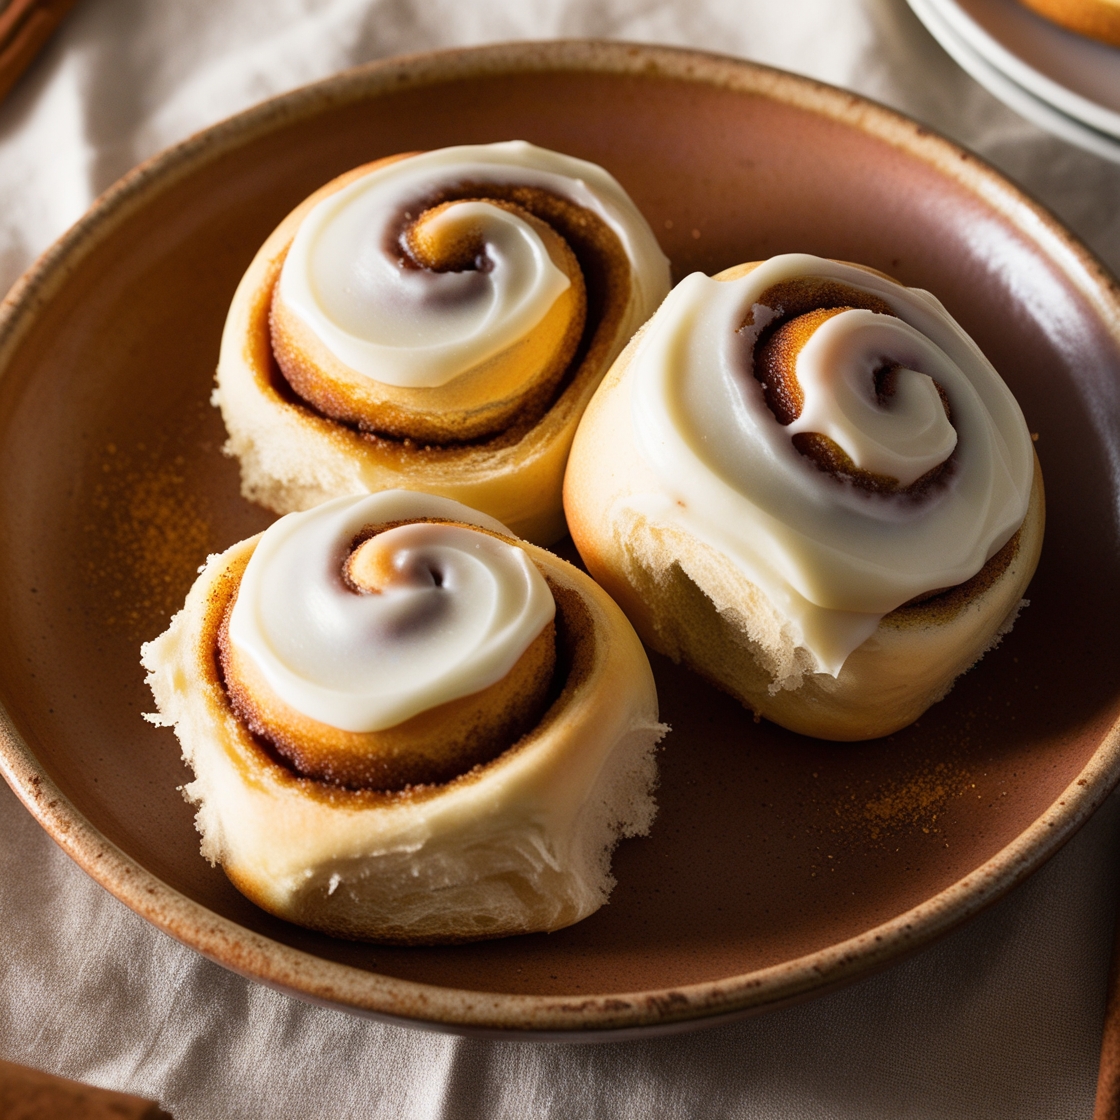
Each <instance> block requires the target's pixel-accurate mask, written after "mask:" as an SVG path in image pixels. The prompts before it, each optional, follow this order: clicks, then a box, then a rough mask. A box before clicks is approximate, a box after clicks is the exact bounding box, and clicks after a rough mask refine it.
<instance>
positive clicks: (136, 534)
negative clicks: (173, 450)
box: [85, 444, 215, 638]
mask: <svg viewBox="0 0 1120 1120" xmlns="http://www.w3.org/2000/svg"><path fill="white" fill-rule="evenodd" d="M92 506H93V509H92V510H91V513H92V514H93V516H92V517H91V518H90V521H89V522H88V523H87V524H86V525H85V532H86V554H87V559H86V564H87V577H88V579H89V581H90V584H91V585H92V587H93V588H94V590H95V591H96V592H99V593H100V595H101V596H104V600H103V601H104V607H105V613H104V616H103V617H101V618H99V619H98V620H97V621H98V623H99V624H101V625H104V626H106V627H108V628H110V629H114V630H125V631H127V632H129V633H130V634H132V635H134V636H136V637H139V638H151V637H154V635H155V634H156V633H158V632H159V631H160V630H161V629H163V627H164V626H166V624H167V621H168V620H169V619H170V617H171V615H172V614H174V613H175V612H176V611H177V610H179V608H180V607H182V605H183V599H184V598H185V597H186V593H187V591H188V589H189V588H190V586H191V584H192V583H193V582H194V579H195V576H196V575H197V574H198V568H199V566H200V565H201V564H202V563H204V562H205V560H206V557H207V554H208V553H209V552H212V551H215V547H214V545H213V542H212V541H211V530H210V521H209V518H208V517H207V514H206V510H205V507H204V505H203V503H202V501H201V500H200V499H199V497H198V496H197V494H196V493H194V492H193V491H192V490H191V488H190V487H189V486H188V480H187V473H186V461H185V459H184V458H183V457H182V456H181V455H180V456H176V457H175V458H173V459H170V460H168V459H165V458H164V457H163V456H161V454H160V449H159V448H149V447H146V446H145V445H144V444H138V445H137V446H136V448H135V449H134V450H133V451H125V450H122V449H120V448H118V447H117V446H116V445H114V444H108V445H106V447H105V449H104V454H103V457H102V461H101V464H100V480H99V481H98V482H97V483H96V484H95V485H94V487H93V494H92Z"/></svg>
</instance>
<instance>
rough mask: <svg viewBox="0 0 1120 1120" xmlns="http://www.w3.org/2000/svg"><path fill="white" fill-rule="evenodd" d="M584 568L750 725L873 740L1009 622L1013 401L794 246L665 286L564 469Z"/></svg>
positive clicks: (1034, 524)
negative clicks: (749, 717)
mask: <svg viewBox="0 0 1120 1120" xmlns="http://www.w3.org/2000/svg"><path fill="white" fill-rule="evenodd" d="M565 508H566V511H567V515H568V521H569V524H570V526H571V531H572V536H573V538H574V540H575V542H576V545H577V547H578V548H579V551H580V554H581V556H582V557H583V559H584V561H585V562H586V564H587V567H588V570H589V571H590V572H591V574H592V575H593V576H594V577H595V578H596V579H597V580H598V581H599V583H600V584H602V586H603V587H605V588H606V589H607V590H608V591H609V592H610V593H611V595H612V596H613V597H614V598H615V599H616V601H617V602H618V603H619V604H620V605H621V606H622V608H623V609H624V610H625V611H626V613H627V615H628V617H629V618H630V620H631V621H632V622H633V623H634V625H635V627H636V629H637V630H638V633H639V634H641V636H642V638H643V639H644V640H645V641H646V643H647V644H648V645H650V646H651V647H652V648H654V649H656V650H658V651H660V652H662V653H665V654H668V655H669V656H670V657H672V658H674V659H675V660H679V661H683V662H684V663H686V664H687V665H689V666H690V667H692V668H693V669H695V670H697V671H698V672H700V673H701V674H703V675H704V676H706V677H708V678H709V679H710V680H712V681H713V682H714V683H716V684H717V685H719V686H720V687H722V688H724V689H725V690H727V691H728V692H730V693H732V694H733V695H735V696H737V697H738V698H739V699H740V700H741V701H742V702H743V703H744V704H745V705H747V706H748V707H749V708H751V709H752V710H753V711H754V712H755V713H756V714H758V715H762V716H765V717H767V718H768V719H771V720H773V721H774V722H776V723H779V724H781V725H782V726H784V727H787V728H790V729H792V730H795V731H799V732H803V733H805V734H808V735H814V736H818V737H821V738H826V739H867V738H874V737H877V736H880V735H887V734H889V733H891V732H892V731H895V730H898V729H899V728H901V727H904V726H906V725H907V724H909V723H911V722H912V721H913V720H915V719H916V718H917V717H918V716H920V715H921V714H922V712H924V711H925V710H926V709H927V708H928V707H929V706H930V705H931V704H933V703H934V702H935V701H937V700H939V699H941V698H942V697H943V696H944V695H945V694H946V693H947V692H948V690H949V689H950V687H951V686H952V683H953V681H954V680H955V679H956V678H957V677H958V676H959V675H960V674H961V673H963V672H964V671H965V670H966V669H968V668H969V667H970V666H971V665H972V664H973V663H974V662H976V661H977V660H978V659H979V658H980V657H981V656H982V655H983V654H984V652H985V651H986V650H988V649H989V648H990V647H991V646H992V645H994V644H995V643H996V642H997V641H998V640H999V638H1000V637H1001V635H1002V634H1004V633H1005V632H1006V631H1007V630H1008V629H1010V627H1011V625H1012V623H1013V622H1014V619H1015V616H1016V614H1017V613H1018V611H1019V609H1020V606H1021V604H1022V596H1023V592H1024V590H1025V589H1026V586H1027V583H1028V582H1029V581H1030V578H1031V575H1032V574H1033V572H1034V569H1035V566H1036V564H1037V562H1038V556H1039V551H1040V549H1041V545H1042V532H1043V522H1044V503H1043V489H1042V475H1041V472H1040V469H1039V465H1038V460H1037V458H1036V456H1035V454H1034V449H1033V445H1032V441H1031V436H1030V433H1029V432H1028V430H1027V426H1026V423H1025V421H1024V419H1023V415H1022V412H1021V411H1020V409H1019V406H1018V404H1017V403H1016V401H1015V399H1014V397H1013V396H1012V394H1011V392H1010V390H1009V389H1008V388H1007V386H1006V384H1005V383H1004V382H1003V380H1002V379H1001V378H1000V377H999V375H998V374H997V373H996V371H995V369H993V368H992V366H991V364H990V363H989V362H988V361H987V359H985V357H984V355H983V354H982V353H981V352H980V350H979V348H978V347H977V346H976V344H975V343H974V342H973V341H972V340H971V339H970V338H969V337H968V335H967V334H966V333H965V332H964V331H963V330H962V329H961V327H960V326H959V325H958V324H957V323H956V322H955V321H954V320H953V319H952V318H951V317H950V315H949V314H948V312H947V311H946V310H945V308H944V307H943V306H942V305H941V303H940V302H938V300H937V299H935V298H934V297H933V296H931V295H930V294H929V293H928V292H924V291H921V290H919V289H915V288H906V287H904V286H903V285H901V284H898V283H897V282H895V281H894V280H892V279H890V278H889V277H886V276H884V275H883V274H881V273H879V272H876V271H874V270H872V269H868V268H863V267H860V266H857V265H852V264H844V263H840V262H835V261H828V260H822V259H820V258H817V257H811V256H806V255H800V254H798V255H787V256H781V257H775V258H773V259H771V260H769V261H766V262H763V263H754V264H747V265H742V266H739V267H737V268H733V269H730V270H728V271H726V272H723V273H721V274H720V275H719V276H717V277H715V278H710V277H707V276H704V275H702V274H700V273H696V274H694V275H692V276H689V277H687V278H686V279H685V280H684V281H682V282H681V284H679V285H678V286H677V288H676V289H675V290H674V291H673V292H672V294H671V295H670V296H669V298H668V299H667V300H666V301H665V303H664V304H663V305H662V306H661V308H660V309H659V310H658V312H657V313H656V315H655V316H654V317H653V318H652V319H651V320H650V322H649V323H648V324H647V325H646V327H645V328H644V329H643V330H642V331H641V332H640V333H639V334H638V336H637V337H636V338H635V339H634V340H633V341H632V342H631V344H630V345H629V346H628V347H627V349H626V350H625V351H624V352H623V354H622V355H621V356H620V358H619V359H618V361H617V362H616V363H615V365H614V367H613V368H612V370H611V372H610V373H609V374H608V375H607V377H606V379H605V380H604V382H603V384H602V386H601V387H600V389H599V391H598V392H597V394H596V396H595V398H594V399H593V400H592V402H591V405H590V406H589V408H588V410H587V412H586V414H585V416H584V419H583V422H582V423H581V425H580V429H579V432H578V433H577V436H576V440H575V444H574V446H573V449H572V455H571V458H570V461H569V466H568V473H567V478H566V480H565Z"/></svg>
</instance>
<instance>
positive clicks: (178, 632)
mask: <svg viewBox="0 0 1120 1120" xmlns="http://www.w3.org/2000/svg"><path fill="white" fill-rule="evenodd" d="M142 660H143V664H144V666H145V667H146V668H147V670H148V683H149V685H150V686H151V689H152V693H153V695H154V697H155V700H156V705H157V707H158V713H156V714H155V715H152V716H149V717H148V718H149V719H150V720H152V722H154V723H157V724H161V725H165V726H173V727H174V728H175V731H176V734H177V735H178V737H179V740H180V743H181V745H182V748H183V754H184V757H185V759H186V761H187V762H188V763H189V764H190V765H191V767H192V768H193V770H194V773H195V780H194V781H193V782H191V783H190V784H189V785H188V786H186V787H185V794H186V796H187V798H188V799H189V800H190V801H192V802H194V803H196V804H197V805H198V807H199V808H198V816H197V826H198V829H199V831H200V832H201V834H202V853H203V855H204V856H206V857H207V858H208V859H210V860H211V861H212V862H216V863H220V864H221V865H222V867H223V868H224V870H225V872H226V874H227V875H228V876H229V878H230V880H231V881H232V882H233V884H234V885H235V886H236V887H237V888H238V889H239V890H240V891H241V892H242V893H243V894H245V895H246V896H247V897H248V898H250V899H251V900H252V901H253V902H255V903H257V904H258V905H259V906H261V907H263V908H264V909H265V910H268V911H270V912H271V913H273V914H276V915H278V916H280V917H282V918H286V919H288V920H290V921H293V922H296V923H298V924H300V925H304V926H309V927H312V928H315V929H319V930H323V931H325V932H328V933H332V934H335V935H338V936H342V937H350V938H359V939H368V940H383V941H392V942H398V943H428V942H443V941H462V940H473V939H477V938H487V937H500V936H505V935H508V934H515V933H525V932H531V931H540V930H553V929H558V928H560V927H562V926H566V925H569V924H571V923H572V922H576V921H579V920H580V919H581V918H584V917H586V916H587V915H588V914H590V913H591V912H592V911H594V910H596V909H597V908H598V907H599V906H601V905H602V904H603V903H604V902H605V901H606V899H607V896H608V894H609V893H610V891H611V888H612V887H613V885H614V880H613V878H612V877H611V874H610V853H611V851H612V849H613V847H614V845H615V844H616V842H617V841H618V839H619V838H620V837H623V836H633V835H640V834H645V833H646V832H648V829H649V826H650V823H651V821H652V819H653V816H654V812H655V806H654V802H653V799H652V788H653V785H654V781H655V777H656V770H655V764H654V759H653V750H654V746H655V744H656V743H657V741H658V740H659V739H660V738H661V736H662V734H663V733H664V731H665V728H664V727H663V726H662V725H661V724H659V723H658V722H657V695H656V691H655V689H654V684H653V678H652V674H651V672H650V668H649V663H648V661H647V660H646V657H645V653H644V651H643V649H642V646H641V643H640V642H639V640H638V638H637V636H636V635H635V633H634V631H633V629H632V628H631V627H630V625H629V623H628V622H627V621H626V618H625V616H624V615H623V614H622V612H621V611H620V610H619V609H618V608H617V607H616V606H615V605H614V603H613V602H611V600H610V599H609V598H608V596H607V595H606V594H605V593H604V592H603V591H602V590H600V589H599V588H598V587H597V586H596V585H595V584H594V583H593V582H592V581H591V580H590V579H589V578H588V577H587V576H585V575H584V574H583V573H582V572H580V571H578V570H577V569H575V568H573V567H572V566H571V565H569V564H567V563H565V562H564V561H562V560H560V559H558V558H557V557H555V556H553V555H552V554H551V553H548V552H545V551H544V550H543V549H540V548H537V547H535V546H533V545H528V544H524V543H523V542H520V541H517V540H516V539H514V538H513V537H512V536H511V535H510V533H509V531H508V529H506V528H505V526H503V525H501V524H500V523H499V522H497V521H495V520H494V519H492V518H489V517H487V516H485V515H483V514H479V513H476V512H475V511H473V510H470V509H467V508H466V507H465V506H462V505H460V504H459V503H457V502H453V501H450V500H448V499H446V498H440V497H435V496H430V495H425V494H419V493H410V492H406V491H386V492H383V493H380V494H376V495H371V496H350V497H343V498H339V499H336V500H334V501H332V502H328V503H325V504H323V505H321V506H319V507H317V508H315V509H313V510H310V511H307V512H303V513H294V514H290V515H288V516H287V517H284V518H281V519H280V520H279V521H277V522H276V523H275V524H274V525H272V526H271V527H270V528H269V529H268V530H267V531H266V532H264V533H263V534H261V535H259V536H257V537H254V538H252V539H251V540H247V541H243V542H241V543H239V544H236V545H234V546H233V547H232V548H230V549H228V550H227V551H226V552H224V553H222V554H221V555H220V556H212V557H211V558H210V560H209V562H208V563H207V565H206V567H205V568H204V569H203V571H202V573H201V574H200V576H199V578H198V580H197V582H196V583H195V585H194V587H193V588H192V590H191V591H190V593H189V595H188V596H187V601H186V605H185V606H184V608H183V610H182V611H181V612H180V613H179V614H177V615H176V616H175V618H174V619H173V620H172V622H171V625H170V627H169V629H168V630H167V631H166V632H165V633H163V634H162V635H161V636H160V637H159V638H157V639H155V641H153V642H149V643H148V644H146V645H145V646H144V648H143V651H142Z"/></svg>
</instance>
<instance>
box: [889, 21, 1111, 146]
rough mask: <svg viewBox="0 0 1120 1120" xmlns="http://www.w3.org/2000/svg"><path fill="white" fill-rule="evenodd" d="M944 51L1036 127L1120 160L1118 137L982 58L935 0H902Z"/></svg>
mask: <svg viewBox="0 0 1120 1120" xmlns="http://www.w3.org/2000/svg"><path fill="white" fill-rule="evenodd" d="M906 2H907V3H908V4H909V5H910V8H911V10H912V11H913V13H914V14H915V15H916V16H917V17H918V19H919V20H920V21H921V22H922V24H923V25H924V27H925V29H926V30H927V31H928V32H929V33H930V34H931V35H932V36H933V38H934V39H935V40H936V41H937V43H938V44H939V45H940V46H941V47H942V49H943V50H944V51H945V53H946V54H948V55H949V57H950V58H952V60H953V61H954V62H955V63H956V64H957V65H958V66H959V67H960V68H961V69H962V70H963V71H964V72H965V73H966V74H968V76H969V77H970V78H972V79H973V80H974V81H976V82H977V83H978V84H979V85H980V86H982V87H983V88H984V89H986V90H987V91H988V93H990V94H991V95H992V96H993V97H995V98H996V99H997V100H999V101H1002V102H1003V104H1004V105H1006V106H1007V107H1008V108H1009V109H1011V110H1012V111H1013V112H1015V113H1018V114H1019V116H1021V117H1022V118H1023V119H1024V120H1027V121H1029V122H1030V123H1031V124H1033V125H1034V126H1035V127H1037V128H1041V129H1043V130H1044V131H1045V132H1049V133H1050V135H1051V136H1056V137H1057V138H1058V139H1059V140H1064V141H1065V142H1066V143H1067V144H1073V145H1075V146H1076V147H1078V148H1081V149H1082V150H1083V151H1087V152H1091V153H1092V154H1093V155H1095V156H1098V157H1100V158H1101V159H1106V160H1110V161H1111V162H1113V163H1120V137H1118V136H1113V135H1111V134H1110V133H1108V132H1102V131H1101V130H1100V129H1097V128H1094V127H1092V126H1091V125H1088V124H1086V123H1085V122H1084V121H1082V120H1079V119H1078V118H1077V117H1073V116H1070V114H1068V113H1066V112H1063V111H1062V110H1061V109H1060V108H1058V106H1057V105H1054V104H1052V103H1051V102H1049V101H1046V100H1043V99H1042V98H1041V97H1038V96H1037V95H1036V94H1034V93H1032V92H1031V91H1030V89H1028V88H1027V87H1026V86H1023V85H1020V84H1019V82H1017V81H1015V79H1014V78H1012V77H1011V76H1010V75H1009V74H1007V73H1006V72H1005V71H1003V70H1001V69H1000V68H999V67H998V66H996V65H995V64H994V63H992V62H991V61H990V60H989V59H987V58H985V57H984V55H983V54H981V53H980V52H979V51H978V50H977V49H976V48H975V46H974V45H973V44H972V43H971V42H970V41H969V40H968V39H966V38H965V37H964V36H963V35H961V34H960V32H959V31H958V29H957V28H956V27H954V26H953V24H952V23H951V22H950V20H948V19H947V18H946V16H945V15H944V13H943V12H942V10H941V8H940V7H939V6H938V2H937V0H906Z"/></svg>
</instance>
